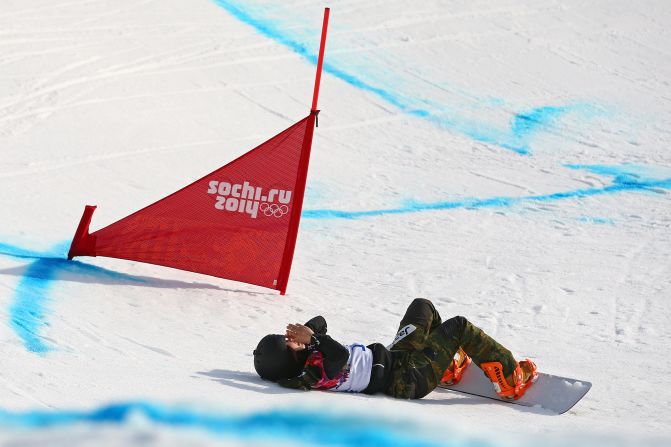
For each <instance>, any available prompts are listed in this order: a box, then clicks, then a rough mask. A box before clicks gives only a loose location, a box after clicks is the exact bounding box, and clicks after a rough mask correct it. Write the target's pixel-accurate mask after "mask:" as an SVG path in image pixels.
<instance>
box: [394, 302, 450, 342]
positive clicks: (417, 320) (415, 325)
mask: <svg viewBox="0 0 671 447" xmlns="http://www.w3.org/2000/svg"><path fill="white" fill-rule="evenodd" d="M441 322H442V320H441V319H440V315H439V314H438V311H437V310H436V308H435V306H434V305H433V303H432V302H431V301H429V300H427V299H425V298H415V299H414V300H413V301H412V303H410V306H408V310H406V311H405V316H404V317H403V319H402V320H401V324H400V326H399V328H398V331H396V338H395V339H394V341H393V342H392V344H391V345H390V346H389V349H390V350H393V351H421V350H422V349H423V348H424V347H425V345H424V343H425V342H426V338H427V336H428V335H429V334H430V333H431V332H432V331H434V330H435V329H436V328H437V327H438V326H440V324H441Z"/></svg>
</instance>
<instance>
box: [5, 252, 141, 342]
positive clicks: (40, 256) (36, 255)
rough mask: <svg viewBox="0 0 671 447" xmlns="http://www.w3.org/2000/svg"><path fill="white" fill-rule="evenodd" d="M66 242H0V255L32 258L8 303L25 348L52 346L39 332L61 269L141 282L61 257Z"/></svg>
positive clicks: (14, 325)
mask: <svg viewBox="0 0 671 447" xmlns="http://www.w3.org/2000/svg"><path fill="white" fill-rule="evenodd" d="M69 244H70V243H69V242H66V243H62V244H58V245H57V246H55V247H54V248H52V249H51V250H49V251H47V252H44V253H40V252H37V251H33V250H28V249H25V248H21V247H17V246H15V245H10V244H6V243H1V242H0V255H5V256H9V257H12V258H17V259H30V260H32V262H31V263H30V264H29V265H28V266H27V267H26V270H25V271H24V272H23V274H22V276H21V279H20V280H19V283H18V284H17V286H16V289H15V290H14V296H13V299H12V304H11V306H10V308H9V323H10V326H11V328H12V329H13V330H14V332H15V333H16V334H17V335H18V336H19V338H20V339H21V341H22V342H23V344H24V346H25V347H26V349H27V350H28V351H30V352H34V353H36V354H39V355H45V354H46V353H47V352H49V351H52V350H53V347H51V346H49V345H48V344H47V343H45V341H44V339H43V337H42V336H41V335H40V332H41V330H42V329H43V328H44V327H46V326H48V324H49V323H48V322H47V320H46V316H47V314H48V303H49V296H48V294H49V291H50V289H51V285H52V283H53V281H54V280H55V279H57V277H58V276H59V275H63V274H65V273H74V274H84V275H91V274H93V275H95V276H96V277H99V278H104V279H108V280H110V281H126V282H130V283H144V282H145V281H144V280H143V279H142V278H138V277H135V276H132V275H127V274H124V273H118V272H114V271H112V270H107V269H104V268H101V267H96V266H93V265H89V264H84V263H81V262H78V261H69V260H67V259H66V257H65V252H66V250H67V247H68V246H69Z"/></svg>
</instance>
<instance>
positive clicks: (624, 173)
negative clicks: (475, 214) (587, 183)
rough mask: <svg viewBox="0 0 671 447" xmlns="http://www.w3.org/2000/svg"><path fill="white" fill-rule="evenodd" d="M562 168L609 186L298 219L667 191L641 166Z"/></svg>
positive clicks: (309, 213) (314, 213) (669, 184)
mask: <svg viewBox="0 0 671 447" xmlns="http://www.w3.org/2000/svg"><path fill="white" fill-rule="evenodd" d="M566 167H568V168H570V169H580V170H588V171H590V172H593V173H595V174H600V175H604V176H609V177H614V178H613V183H612V184H611V185H608V186H604V187H600V188H598V187H597V188H583V189H575V190H570V191H564V192H556V193H552V194H539V195H531V196H520V197H510V196H499V197H491V198H487V199H480V198H466V199H460V200H451V201H450V200H448V201H440V202H419V201H409V202H407V203H406V205H405V206H403V207H399V208H387V209H377V210H366V211H345V210H334V209H317V210H304V211H303V214H302V217H303V218H305V219H361V218H365V217H375V216H384V215H390V214H408V213H418V212H423V211H436V210H452V209H464V208H465V209H480V208H495V207H496V208H501V207H510V206H513V205H518V204H520V203H525V202H554V201H558V200H566V199H575V198H585V197H592V196H599V195H606V194H619V193H624V192H655V190H669V189H671V177H670V178H664V179H661V180H655V179H645V178H643V173H644V172H646V171H647V170H648V168H646V167H642V166H635V165H624V166H605V165H566Z"/></svg>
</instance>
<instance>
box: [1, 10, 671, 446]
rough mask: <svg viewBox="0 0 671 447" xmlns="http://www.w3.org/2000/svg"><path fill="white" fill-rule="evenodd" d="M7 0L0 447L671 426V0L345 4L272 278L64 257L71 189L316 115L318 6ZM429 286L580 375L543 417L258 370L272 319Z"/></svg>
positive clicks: (175, 178)
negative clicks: (284, 251) (284, 275)
mask: <svg viewBox="0 0 671 447" xmlns="http://www.w3.org/2000/svg"><path fill="white" fill-rule="evenodd" d="M0 6H1V7H0V49H1V51H0V150H1V151H2V152H1V153H2V157H1V158H0V189H1V190H2V194H1V195H0V207H1V209H2V210H3V211H2V214H1V216H2V219H0V317H1V318H0V341H1V343H0V354H1V356H2V358H3V359H4V361H3V367H2V368H0V432H1V433H0V439H2V440H3V441H4V442H11V441H18V440H24V441H25V442H27V443H29V444H30V443H34V444H35V445H40V444H41V443H43V442H44V441H45V440H47V439H48V440H51V441H52V442H54V443H61V444H62V445H88V443H91V445H93V443H96V445H99V443H100V442H108V443H109V444H110V445H114V443H119V442H120V440H122V441H123V442H125V443H134V442H135V443H142V442H145V443H146V442H154V443H156V444H161V445H163V444H166V445H184V443H190V445H191V444H192V445H201V444H202V445H207V444H210V443H213V442H215V443H216V442H219V441H226V442H228V443H232V444H237V443H240V444H245V443H247V442H256V443H259V444H264V443H273V444H275V442H278V441H282V442H285V443H287V444H290V445H291V444H296V443H300V442H302V443H308V444H314V443H320V442H321V443H325V444H360V445H367V444H366V443H370V445H374V444H375V443H377V444H385V445H406V444H407V445H411V444H413V445H417V444H420V443H421V442H423V443H425V445H437V444H438V443H445V442H448V441H449V442H450V443H453V444H454V445H466V444H469V443H474V442H482V443H483V444H484V445H494V443H499V442H508V443H510V444H512V443H515V444H516V445H518V444H519V443H520V442H522V443H535V442H536V441H537V440H539V439H542V440H543V442H546V443H547V442H556V443H557V444H558V445H562V444H563V443H567V442H569V441H570V442H571V443H574V444H575V443H576V442H578V443H580V442H582V443H584V444H585V445H590V444H593V443H597V442H602V443H604V444H612V443H615V442H616V441H619V442H622V443H627V442H629V441H630V440H631V439H632V438H633V437H634V436H636V437H637V442H639V443H640V442H644V441H645V442H650V443H653V444H654V443H665V442H668V441H669V439H671V415H669V412H668V411H666V409H667V408H669V406H671V386H670V385H671V379H669V376H668V366H669V358H670V357H671V329H670V327H669V324H668V321H669V318H670V317H671V304H670V303H671V280H670V279H669V278H671V259H670V257H671V255H670V253H671V231H669V229H670V226H671V199H670V198H669V197H670V196H669V191H670V190H671V153H670V152H669V149H668V148H669V143H671V86H670V85H669V79H671V31H669V28H668V26H667V24H668V23H669V21H670V20H671V5H669V4H667V2H663V1H652V0H650V1H640V2H625V1H603V0H597V1H593V2H582V1H577V0H570V1H562V2H558V1H551V0H541V1H529V0H501V1H498V2H495V3H492V2H487V1H484V0H476V1H449V2H445V1H426V2H421V3H419V2H409V1H394V2H376V1H371V2H358V1H352V0H349V1H347V0H342V1H333V2H331V3H330V4H329V5H328V6H330V7H331V8H332V12H331V24H330V28H329V38H328V43H327V52H326V60H327V66H326V67H325V76H324V78H323V79H322V90H321V97H320V108H321V109H322V110H323V111H322V113H321V114H320V120H319V128H318V129H317V130H316V132H315V139H314V145H313V155H312V160H311V166H310V174H309V179H308V191H307V194H306V203H305V205H304V213H303V221H302V223H301V232H300V235H299V240H298V245H297V251H296V257H295V262H294V266H293V269H292V277H291V280H290V283H289V290H288V294H287V296H286V297H280V296H279V295H277V294H276V293H273V292H271V291H267V290H264V289H260V288H256V287H253V286H248V285H245V284H239V283H234V282H230V281H225V280H221V279H217V278H211V277H206V276H202V275H197V274H192V273H188V272H182V271H177V270H172V269H167V268H162V267H157V266H152V265H146V264H140V263H134V262H127V261H119V260H113V259H104V258H81V259H79V260H78V261H75V262H68V261H66V260H65V259H64V254H65V253H66V252H67V248H68V246H69V241H70V239H71V237H72V234H73V233H74V230H75V228H76V225H77V223H78V221H79V217H80V216H81V212H82V210H83V206H84V205H85V204H96V205H98V210H97V211H96V214H95V216H94V219H93V223H92V229H97V228H100V227H102V226H104V225H107V224H109V223H111V222H113V221H115V220H117V219H119V218H121V217H123V216H125V215H127V214H129V213H131V212H133V211H135V210H137V209H138V208H140V207H143V206H145V205H147V204H149V203H151V202H153V201H155V200H157V199H159V198H161V197H163V196H165V195H167V194H169V193H171V192H173V191H175V190H176V189H178V188H179V187H181V186H183V185H185V184H187V183H190V182H191V181H193V180H195V179H197V178H199V177H200V176H202V175H203V174H205V173H207V172H210V171H212V170H213V169H215V168H216V167H218V166H221V165H223V164H225V163H226V162H228V161H229V160H231V159H233V158H234V157H236V156H238V155H240V154H242V153H244V152H246V151H247V150H248V149H250V148H252V147H254V146H255V145H257V144H258V143H260V142H262V141H264V140H265V139H267V138H268V137H270V136H272V135H274V134H275V133H277V132H279V131H281V130H282V129H284V128H286V127H288V126H289V125H290V124H292V123H293V122H295V121H297V120H299V119H300V118H302V117H303V116H305V115H306V114H307V112H308V109H309V102H310V99H311V93H312V82H313V79H314V69H315V67H314V62H315V57H314V55H315V54H316V49H317V45H318V35H319V30H320V26H321V18H322V10H323V7H324V6H325V5H324V4H321V3H320V2H299V1H295V0H290V1H284V2H270V3H269V4H265V3H261V2H254V1H253V2H248V1H244V2H243V1H228V0H217V1H206V0H201V1H185V0H165V1H162V2H156V1H153V0H141V1H130V0H125V1H109V0H71V1H70V0H59V1H44V0H39V1H38V0H36V1H32V2H22V1H17V0H0ZM417 296H424V297H429V298H431V299H432V300H433V301H434V302H435V303H436V305H437V307H438V309H439V310H440V312H441V313H442V315H443V316H451V315H457V314H460V315H464V316H466V317H467V318H469V319H470V320H471V321H473V322H474V323H476V324H478V325H480V326H481V327H482V328H484V329H485V330H486V331H487V332H488V333H490V334H491V335H493V336H494V337H495V338H497V339H498V340H499V341H501V342H502V343H504V344H505V345H506V346H507V347H509V348H510V349H511V350H512V351H513V352H514V353H515V354H516V355H517V356H519V357H523V356H528V357H530V358H533V359H534V360H535V361H536V363H537V364H538V366H539V368H540V369H541V370H543V371H546V372H549V373H553V374H557V375H565V376H570V377H575V378H579V379H584V380H588V381H590V382H592V383H593V388H592V390H591V391H590V392H589V394H588V395H587V396H586V397H585V399H584V400H583V401H582V402H580V403H579V404H578V405H577V406H576V407H574V409H573V410H571V411H570V412H569V413H567V414H565V415H562V416H554V415H550V414H547V413H546V412H543V411H541V410H538V411H536V410H529V409H522V408H519V407H517V406H510V405H505V404H498V403H494V402H491V401H487V400H483V399H478V398H474V397H467V396H463V395H458V394H454V393H450V392H448V391H443V390H438V391H436V392H434V393H432V394H431V395H429V396H428V397H427V398H426V399H424V400H422V401H419V402H404V401H397V400H393V399H389V398H386V397H383V396H374V397H369V396H359V395H333V394H329V393H317V392H312V393H300V392H292V391H289V390H284V389H280V388H278V387H276V386H274V385H272V384H269V383H265V382H263V381H261V380H260V379H258V378H257V377H256V375H255V374H254V369H253V365H252V361H251V351H252V349H253V348H254V346H255V345H256V342H257V341H258V339H259V338H260V337H261V336H262V335H264V334H265V333H267V332H279V331H282V330H283V327H284V324H285V323H286V322H294V321H298V322H302V321H305V320H307V319H309V318H310V317H312V316H314V315H316V314H322V315H324V316H325V317H326V319H327V321H328V323H329V331H330V332H331V333H332V335H333V336H334V338H336V339H338V340H341V341H343V342H352V341H363V342H373V341H381V342H385V343H386V342H388V341H391V338H392V335H393V334H394V332H395V329H396V327H397V325H398V322H399V320H400V318H401V316H402V315H403V313H404V311H405V307H406V306H407V304H408V303H409V302H410V301H411V300H412V298H414V297H417ZM110 405H112V406H111V407H110ZM35 412H37V413H35ZM296 412H298V413H297V414H296ZM315 415H318V416H315ZM306 420H309V421H310V422H309V423H306V422H305V421H306ZM179 421H182V423H180V422H179ZM184 421H190V423H184ZM250 421H251V422H250ZM258 421H261V423H259V422H258ZM100 427H102V428H100ZM297 427H301V429H297ZM357 430H358V431H357ZM362 433H363V434H362ZM541 436H542V438H540V437H541ZM576 439H578V440H579V441H576ZM553 440H554V441H553ZM404 443H405V444H404Z"/></svg>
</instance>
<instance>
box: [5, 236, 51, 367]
mask: <svg viewBox="0 0 671 447" xmlns="http://www.w3.org/2000/svg"><path fill="white" fill-rule="evenodd" d="M62 247H63V246H62V244H59V245H57V246H56V247H54V248H53V249H52V250H50V251H49V252H47V253H38V252H35V251H32V250H26V249H23V248H20V247H16V246H12V245H9V244H4V243H0V254H4V255H7V256H11V257H16V258H20V259H34V261H33V262H32V263H31V264H30V265H28V267H27V269H26V271H25V273H24V274H23V276H22V277H21V280H20V281H19V283H18V285H17V286H16V290H15V291H14V299H13V301H12V305H11V306H10V308H9V318H10V326H11V327H12V329H13V330H14V332H16V334H17V335H18V336H19V338H21V340H22V341H23V343H24V345H25V346H26V349H28V350H29V351H31V352H34V353H36V354H40V355H44V354H45V353H47V352H48V351H50V350H51V348H50V347H49V346H48V345H47V344H46V343H44V340H43V339H42V337H40V336H39V333H40V329H42V328H43V327H45V326H47V325H48V323H47V322H46V319H45V312H46V310H45V305H46V303H47V301H48V297H47V293H48V291H49V288H50V286H51V281H52V280H53V279H54V278H55V276H56V271H57V270H58V261H60V260H61V259H60V258H58V257H57V256H58V255H59V254H60V253H61V251H62Z"/></svg>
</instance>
